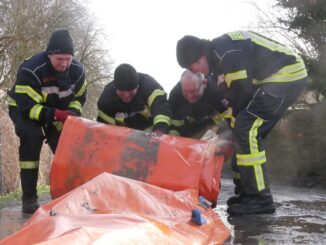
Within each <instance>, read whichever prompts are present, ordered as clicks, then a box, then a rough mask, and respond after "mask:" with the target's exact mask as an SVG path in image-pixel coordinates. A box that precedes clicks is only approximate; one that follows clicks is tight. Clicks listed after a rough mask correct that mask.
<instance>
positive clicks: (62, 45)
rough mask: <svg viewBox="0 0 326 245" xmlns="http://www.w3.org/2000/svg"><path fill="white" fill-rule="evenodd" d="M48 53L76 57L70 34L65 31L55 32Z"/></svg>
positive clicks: (47, 49)
mask: <svg viewBox="0 0 326 245" xmlns="http://www.w3.org/2000/svg"><path fill="white" fill-rule="evenodd" d="M46 51H47V53H48V54H71V55H74V45H73V43H72V39H71V37H70V34H69V32H68V31H67V30H65V29H62V30H58V31H55V32H53V33H52V35H51V37H50V40H49V43H48V47H47V48H46Z"/></svg>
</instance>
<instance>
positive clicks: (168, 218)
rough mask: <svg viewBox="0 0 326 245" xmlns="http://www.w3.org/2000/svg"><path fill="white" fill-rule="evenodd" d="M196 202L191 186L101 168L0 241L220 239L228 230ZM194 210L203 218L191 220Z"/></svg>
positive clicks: (191, 241) (192, 241)
mask: <svg viewBox="0 0 326 245" xmlns="http://www.w3.org/2000/svg"><path fill="white" fill-rule="evenodd" d="M197 204H198V201H197V190H195V189H188V190H184V191H179V192H174V191H170V190H167V189H163V188H160V187H156V186H153V185H150V184H147V183H144V182H140V181H136V180H132V179H127V178H123V177H119V176H115V175H111V174H108V173H103V174H101V175H99V176H97V177H95V178H94V179H93V180H91V181H89V182H87V183H85V184H84V185H82V186H80V187H78V188H76V189H75V190H73V191H71V192H70V193H67V194H66V195H63V196H61V197H59V198H57V199H55V200H54V201H52V202H50V203H48V204H46V205H43V206H41V208H39V209H38V210H37V212H36V213H35V214H34V215H33V216H32V218H31V219H30V220H29V221H28V222H27V223H26V224H25V225H24V226H23V228H22V229H21V230H20V231H18V232H17V233H16V234H14V235H12V236H10V237H8V238H6V239H4V240H2V241H0V244H1V245H5V244H8V245H9V244H10V245H12V244H35V243H37V244H42V245H46V244H52V245H53V244H60V245H62V244H69V245H70V244H78V245H80V244H142V245H143V244H222V243H223V242H224V241H225V240H226V239H227V238H228V237H229V236H230V232H229V230H228V229H227V228H226V227H225V225H224V224H223V222H222V221H221V220H220V219H219V218H218V216H217V214H216V213H215V212H214V211H212V210H211V209H208V210H205V209H204V208H202V207H200V206H198V205H197ZM193 209H199V210H200V211H201V212H202V216H203V218H204V219H205V220H206V223H204V224H203V225H201V226H200V225H197V224H195V223H193V222H192V221H191V211H192V210H193Z"/></svg>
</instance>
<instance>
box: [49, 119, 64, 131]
mask: <svg viewBox="0 0 326 245" xmlns="http://www.w3.org/2000/svg"><path fill="white" fill-rule="evenodd" d="M52 124H53V125H54V127H55V128H56V129H57V131H59V132H60V131H61V130H62V128H63V123H62V122H57V121H54V122H53V123H52Z"/></svg>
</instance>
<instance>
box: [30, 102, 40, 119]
mask: <svg viewBox="0 0 326 245" xmlns="http://www.w3.org/2000/svg"><path fill="white" fill-rule="evenodd" d="M42 109H43V106H42V105H40V104H36V105H34V106H33V107H32V108H31V109H30V110H29V118H30V119H32V120H38V121H39V120H40V113H41V111H42Z"/></svg>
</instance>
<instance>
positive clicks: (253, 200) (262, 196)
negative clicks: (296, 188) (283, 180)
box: [227, 190, 275, 215]
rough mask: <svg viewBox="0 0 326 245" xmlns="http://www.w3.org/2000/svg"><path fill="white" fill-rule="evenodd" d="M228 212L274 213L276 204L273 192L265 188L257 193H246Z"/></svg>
mask: <svg viewBox="0 0 326 245" xmlns="http://www.w3.org/2000/svg"><path fill="white" fill-rule="evenodd" d="M227 212H228V213H229V214H230V215H250V214H272V213H274V212H275V205H274V201H273V197H272V194H271V193H270V191H269V190H265V191H262V192H260V193H258V194H255V195H245V196H244V197H243V198H242V199H241V201H240V203H236V204H233V205H231V206H229V207H228V209H227Z"/></svg>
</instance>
